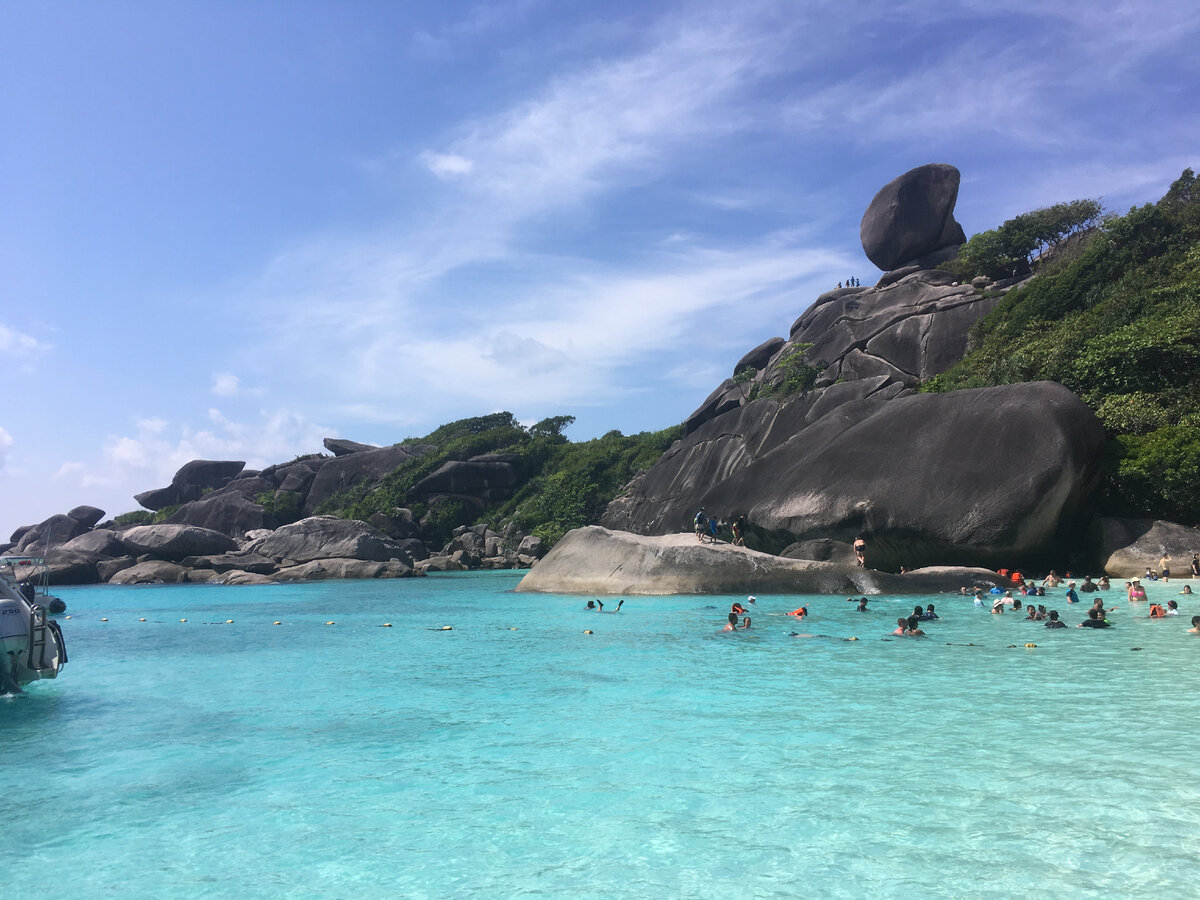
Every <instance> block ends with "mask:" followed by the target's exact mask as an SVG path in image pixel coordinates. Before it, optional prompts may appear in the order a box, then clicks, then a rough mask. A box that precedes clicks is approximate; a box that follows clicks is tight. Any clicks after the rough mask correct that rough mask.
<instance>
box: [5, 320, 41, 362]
mask: <svg viewBox="0 0 1200 900" xmlns="http://www.w3.org/2000/svg"><path fill="white" fill-rule="evenodd" d="M49 349H50V345H49V344H45V343H42V342H41V341H39V340H38V339H37V338H35V337H32V336H31V335H28V334H25V333H23V332H20V331H17V330H16V329H14V328H9V327H8V326H7V325H5V324H3V323H0V352H2V353H5V354H9V355H11V356H15V357H18V358H24V359H30V358H32V357H35V356H39V355H40V354H42V353H45V352H46V351H47V350H49Z"/></svg>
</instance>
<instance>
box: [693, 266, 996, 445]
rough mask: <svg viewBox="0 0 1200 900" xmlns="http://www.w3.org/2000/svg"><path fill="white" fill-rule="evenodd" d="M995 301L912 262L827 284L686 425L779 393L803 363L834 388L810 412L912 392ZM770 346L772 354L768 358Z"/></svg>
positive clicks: (959, 351)
mask: <svg viewBox="0 0 1200 900" xmlns="http://www.w3.org/2000/svg"><path fill="white" fill-rule="evenodd" d="M992 293H993V294H995V293H996V292H992ZM998 302H999V297H998V296H995V295H991V296H984V295H983V294H981V293H979V292H977V291H975V289H974V288H972V287H970V286H967V285H959V284H954V283H953V276H951V275H950V274H949V273H948V272H943V271H941V270H939V269H916V268H914V269H913V270H912V271H910V272H908V273H906V274H904V275H903V276H902V277H900V278H897V279H895V280H893V281H889V282H888V283H886V284H884V283H883V282H882V281H881V283H880V284H879V285H876V286H875V287H855V288H840V289H838V290H833V291H827V292H826V293H824V294H822V295H821V296H820V297H818V298H817V300H816V302H815V303H813V305H812V306H811V307H809V308H808V310H806V311H805V312H804V313H803V315H801V316H800V317H799V318H798V319H797V320H796V321H795V323H793V325H792V328H791V331H790V334H789V337H788V339H787V340H786V341H783V340H782V339H775V340H772V341H767V342H766V343H764V344H762V345H760V346H759V347H756V348H755V349H754V350H752V351H751V352H750V353H748V354H747V355H746V356H745V357H743V359H742V360H740V361H739V362H738V364H737V366H735V374H739V373H741V374H742V377H741V378H739V379H736V380H735V379H733V378H730V379H726V380H725V381H724V382H723V383H722V384H721V385H720V386H718V387H717V389H716V390H715V391H713V392H712V394H710V395H709V396H708V398H707V399H706V400H705V401H704V403H702V404H701V405H700V407H699V409H697V410H696V411H695V412H694V413H692V414H691V415H690V416H689V417H688V419H687V422H686V425H685V431H686V432H688V433H691V432H692V431H695V430H696V429H697V428H698V427H700V425H702V424H703V423H705V422H707V421H709V420H711V419H713V418H715V417H717V416H720V415H722V414H724V413H727V412H729V411H731V410H734V409H737V408H738V407H741V406H744V405H745V404H747V403H749V402H750V401H751V400H753V399H754V398H756V397H760V396H764V395H767V396H770V395H773V394H777V393H779V392H780V390H781V389H782V388H783V386H784V385H785V384H786V383H787V382H788V380H789V379H794V378H795V377H796V376H797V373H801V372H804V371H806V370H809V371H811V370H815V371H811V386H812V387H813V388H815V389H820V388H829V389H830V390H829V391H828V393H827V395H826V396H824V397H821V396H819V395H818V396H816V397H814V402H815V403H817V404H819V405H818V406H817V407H816V409H815V411H814V412H813V417H819V416H820V415H821V414H823V411H824V410H825V409H826V408H827V407H828V406H829V405H830V404H831V403H842V402H844V401H845V400H846V399H847V398H849V397H851V396H852V395H853V396H855V397H863V396H867V395H868V394H873V393H876V392H878V393H880V395H881V396H888V397H896V396H899V395H902V394H905V393H908V392H909V391H910V390H911V388H913V387H915V386H916V385H917V384H918V383H920V382H921V381H923V380H925V379H927V378H930V377H932V376H934V375H939V374H941V373H942V372H944V371H946V370H947V369H949V368H950V367H951V366H952V365H954V363H956V362H958V360H960V359H962V357H963V354H964V353H965V352H966V349H967V334H968V332H969V330H970V328H971V326H972V325H974V324H975V322H977V321H978V320H979V319H981V318H983V317H984V316H985V315H987V314H988V313H989V312H991V311H992V309H993V308H994V307H995V305H996V303H998ZM771 348H774V349H773V350H772V349H771ZM767 351H770V352H771V355H770V356H769V357H768V358H766V359H765V361H764V354H765V353H766V352H767ZM753 363H757V364H756V365H755V364H753ZM751 369H753V370H754V372H753V375H752V376H750V377H749V378H747V377H746V376H747V375H748V374H749V370H751Z"/></svg>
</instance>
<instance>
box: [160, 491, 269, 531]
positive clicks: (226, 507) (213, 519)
mask: <svg viewBox="0 0 1200 900" xmlns="http://www.w3.org/2000/svg"><path fill="white" fill-rule="evenodd" d="M254 480H255V481H257V480H258V479H257V478H256V479H254ZM234 483H235V484H236V482H234ZM166 524H169V525H191V526H194V527H196V528H205V529H208V530H210V531H219V532H221V534H224V535H227V536H229V537H241V536H242V535H244V534H245V533H246V532H248V531H253V530H254V529H256V528H263V527H267V526H268V525H271V524H274V523H272V522H270V521H269V519H268V516H267V514H266V512H265V511H264V510H263V507H262V505H261V504H259V503H255V502H254V501H253V500H249V499H247V498H246V497H245V496H243V495H242V494H241V493H240V492H239V491H237V490H235V489H232V485H230V487H227V488H225V489H224V490H223V491H221V492H220V493H216V492H214V493H213V494H210V495H209V496H207V497H205V498H204V499H202V500H196V501H194V502H192V503H185V504H184V505H183V506H181V507H179V509H177V510H175V512H173V513H172V514H171V515H170V516H168V517H167V520H166Z"/></svg>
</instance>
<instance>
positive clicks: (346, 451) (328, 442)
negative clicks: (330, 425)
mask: <svg viewBox="0 0 1200 900" xmlns="http://www.w3.org/2000/svg"><path fill="white" fill-rule="evenodd" d="M323 443H324V444H325V449H326V450H328V451H329V452H330V453H332V454H333V455H334V456H349V455H350V454H351V453H362V452H364V451H366V450H378V449H379V447H377V446H376V445H375V444H360V443H359V442H358V441H348V440H346V439H345V438H325V440H324V441H323Z"/></svg>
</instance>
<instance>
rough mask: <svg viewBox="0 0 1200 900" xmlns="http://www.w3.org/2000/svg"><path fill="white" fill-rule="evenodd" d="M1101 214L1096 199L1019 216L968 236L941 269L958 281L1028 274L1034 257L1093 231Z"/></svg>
mask: <svg viewBox="0 0 1200 900" xmlns="http://www.w3.org/2000/svg"><path fill="white" fill-rule="evenodd" d="M1103 211H1104V210H1103V207H1102V206H1101V205H1100V201H1099V200H1073V201H1071V202H1069V203H1056V204H1054V205H1053V206H1047V207H1044V208H1042V209H1035V210H1033V211H1032V212H1027V213H1022V214H1021V215H1019V216H1016V217H1014V218H1012V219H1009V220H1008V221H1007V222H1005V223H1004V224H1003V225H1001V226H1000V227H999V228H994V229H992V230H991V231H981V232H980V233H979V234H976V235H974V236H972V238H971V239H970V240H969V241H967V243H966V244H964V245H963V248H962V249H961V250H960V251H959V253H958V258H957V259H955V260H952V261H950V262H949V263H947V264H945V265H944V266H943V268H945V269H947V270H949V271H951V272H953V273H954V274H955V275H957V276H959V279H960V280H962V281H970V280H971V279H972V278H974V277H975V276H976V275H986V276H988V277H989V278H1008V277H1010V276H1012V275H1014V274H1028V273H1029V271H1030V267H1031V266H1032V264H1033V260H1034V258H1035V257H1037V256H1040V255H1041V254H1043V253H1045V252H1046V251H1047V250H1052V249H1056V248H1058V247H1059V246H1061V245H1062V243H1063V242H1064V241H1067V240H1068V239H1070V238H1071V237H1073V236H1075V235H1077V234H1080V233H1082V232H1085V231H1087V230H1088V229H1091V228H1094V227H1095V226H1096V225H1097V224H1098V223H1099V222H1100V217H1101V214H1102V213H1103Z"/></svg>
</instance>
